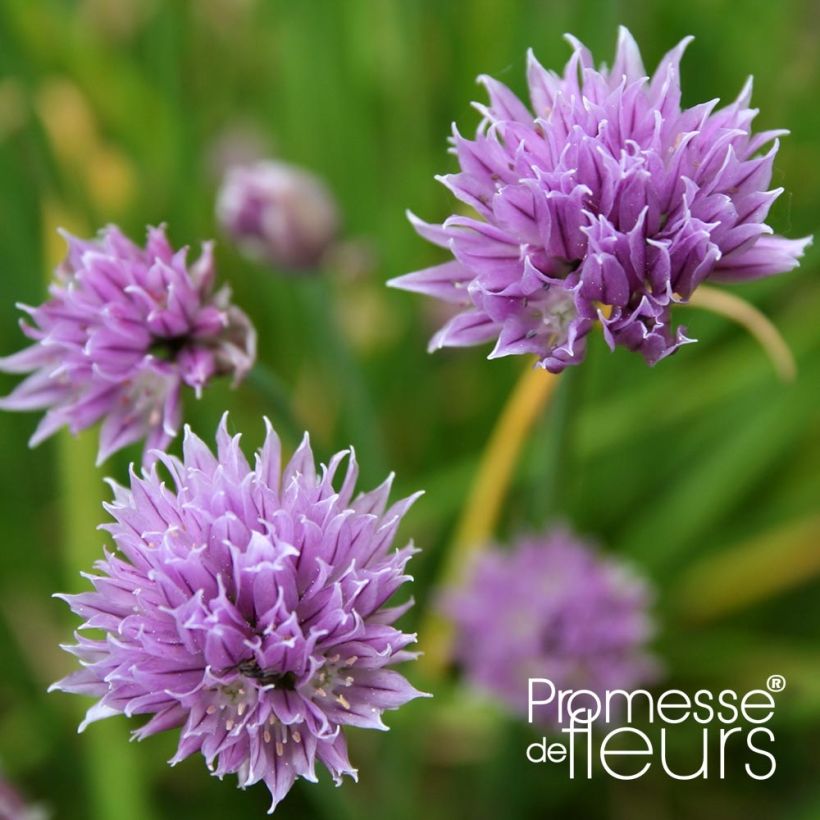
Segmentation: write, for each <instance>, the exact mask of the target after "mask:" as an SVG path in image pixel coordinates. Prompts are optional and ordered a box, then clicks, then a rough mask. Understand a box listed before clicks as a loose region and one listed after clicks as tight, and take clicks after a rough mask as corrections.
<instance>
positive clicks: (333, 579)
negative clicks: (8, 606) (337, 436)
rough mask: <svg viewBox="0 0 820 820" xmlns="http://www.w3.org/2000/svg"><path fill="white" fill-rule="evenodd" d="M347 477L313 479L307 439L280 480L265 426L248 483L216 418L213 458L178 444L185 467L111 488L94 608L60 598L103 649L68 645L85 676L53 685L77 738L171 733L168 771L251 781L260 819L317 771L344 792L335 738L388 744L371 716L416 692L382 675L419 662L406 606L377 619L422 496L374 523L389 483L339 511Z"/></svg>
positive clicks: (78, 598)
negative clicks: (72, 704)
mask: <svg viewBox="0 0 820 820" xmlns="http://www.w3.org/2000/svg"><path fill="white" fill-rule="evenodd" d="M345 457H347V468H346V471H345V474H344V478H343V479H342V481H341V486H339V487H338V489H337V488H335V487H334V479H335V477H336V473H337V472H338V470H339V467H340V465H341V464H342V463H343V461H344V459H345ZM160 465H162V466H164V467H165V468H166V469H167V471H168V472H169V473H170V475H171V476H172V478H173V485H174V487H173V489H170V488H169V487H167V486H166V485H165V484H164V483H163V482H162V480H161V478H160V475H159V472H158V471H159V469H161V466H160ZM357 472H358V468H357V466H356V461H355V458H354V456H353V453H352V451H351V452H350V453H349V454H348V453H346V452H341V453H338V454H337V455H335V456H334V457H333V458H332V459H331V460H330V462H329V464H328V466H327V467H324V466H323V467H322V468H321V470H320V471H319V472H318V473H317V471H316V468H315V466H314V460H313V453H312V452H311V448H310V445H309V442H308V438H307V436H305V439H304V441H303V442H302V444H301V446H300V447H299V448H298V450H297V451H296V453H295V454H294V456H293V458H292V459H291V460H290V462H289V463H288V464H287V465H286V466H285V467H284V470H281V469H280V444H279V439H278V437H277V435H276V433H275V432H274V431H273V429H272V428H271V427H270V425H268V426H267V435H266V437H265V442H264V444H263V446H262V447H261V449H260V450H259V451H258V452H257V453H256V460H255V464H254V466H253V467H251V466H250V465H249V464H248V462H247V461H246V460H245V457H244V456H243V454H242V451H241V449H240V447H239V437H238V436H236V437H233V438H232V437H231V436H230V435H229V434H228V431H227V419H226V418H225V419H223V421H222V424H221V426H220V428H219V431H218V433H217V453H216V456H214V454H213V453H212V452H211V450H210V449H209V448H208V447H207V446H206V445H205V444H204V443H203V442H202V441H201V440H200V439H199V438H197V437H196V436H195V435H194V434H193V433H191V431H190V429H186V432H185V439H184V444H183V457H182V459H178V458H175V457H172V456H170V455H168V454H166V453H159V454H158V463H155V464H154V466H153V467H152V468H150V469H149V470H146V471H144V472H143V474H142V476H137V475H136V474H134V473H133V472H132V474H131V482H130V484H131V486H130V488H124V487H119V486H117V485H113V486H114V494H115V495H114V501H113V503H111V504H109V505H107V506H106V509H107V511H108V512H109V513H110V514H111V516H112V517H113V519H114V522H113V523H111V524H107V525H105V526H104V529H106V530H108V531H109V532H110V533H111V534H112V536H113V538H114V540H115V542H116V544H117V550H118V552H117V553H116V554H106V556H105V558H104V560H102V561H100V562H98V563H97V565H96V568H97V570H98V573H99V574H97V575H93V576H89V577H90V579H91V582H92V584H93V586H94V591H93V592H86V593H83V594H80V595H66V596H59V597H63V598H64V599H65V600H66V601H67V602H68V603H69V605H70V606H71V608H72V610H73V611H74V612H75V613H76V614H78V615H79V616H80V617H82V618H84V619H85V622H84V623H83V624H82V626H81V627H80V629H81V630H84V629H90V630H94V631H98V630H100V631H102V632H103V633H104V635H103V636H102V637H95V638H89V637H85V636H84V635H82V634H78V636H77V643H76V645H72V646H67V647H65V648H66V649H67V650H68V651H69V652H71V653H72V654H74V655H76V656H77V658H79V660H80V663H81V664H82V667H83V668H82V669H81V670H79V671H77V672H75V673H73V674H71V675H69V676H68V677H67V678H65V679H64V680H62V681H60V682H59V683H56V684H54V686H53V687H52V688H54V689H59V690H61V691H64V692H75V693H79V694H84V695H91V696H93V697H96V698H98V699H99V700H98V702H97V703H96V704H95V705H94V706H92V707H91V709H90V710H89V712H88V714H87V716H86V719H85V721H84V722H83V724H82V726H81V727H80V728H81V730H82V729H83V728H84V727H85V726H86V725H87V724H88V723H91V722H92V721H95V720H98V719H100V718H104V717H108V716H110V715H114V714H117V713H123V714H125V715H128V716H131V715H150V716H151V718H150V720H149V721H148V722H147V723H146V724H145V725H144V726H142V728H140V729H138V730H137V731H136V732H135V733H134V734H135V736H136V737H137V738H139V739H142V738H145V737H148V736H149V735H152V734H155V733H157V732H161V731H163V730H166V729H171V728H174V727H182V730H181V737H180V741H179V747H178V750H177V753H176V755H175V757H174V758H173V759H172V760H171V763H172V764H174V763H177V762H178V761H180V760H182V759H184V758H186V757H188V756H189V755H191V754H193V753H194V752H197V751H199V752H201V753H202V755H203V756H204V757H205V759H206V762H207V764H208V767H209V768H210V769H211V771H212V772H213V773H214V774H216V775H217V776H220V777H221V776H222V775H225V774H228V773H236V774H237V775H238V777H239V785H240V786H241V787H245V786H249V785H251V784H253V783H256V782H258V781H260V780H262V781H264V782H265V784H266V785H267V787H268V789H269V790H270V792H271V795H272V796H273V806H272V807H271V811H272V810H273V808H274V807H275V806H276V804H277V803H278V802H279V801H280V800H281V799H282V798H283V797H284V795H285V794H286V793H287V791H288V790H289V789H290V787H291V785H292V784H293V782H294V780H295V779H296V778H297V777H303V778H306V779H307V780H311V781H315V780H316V772H315V765H316V761H317V760H318V761H320V762H321V763H323V764H324V765H325V766H326V767H327V769H328V770H329V771H330V773H331V774H332V775H333V777H334V779H335V780H336V782H337V784H338V783H339V782H340V780H341V776H342V775H344V774H348V775H351V776H353V777H354V778H355V777H356V771H355V769H353V768H352V767H351V765H350V762H349V760H348V757H347V749H346V742H345V736H344V734H343V731H342V730H343V728H344V727H345V726H360V727H364V728H371V729H386V728H387V727H386V726H385V724H384V723H383V722H382V712H383V711H384V710H386V709H395V708H398V707H399V706H402V705H403V704H405V703H407V702H408V701H410V700H412V699H413V698H416V697H419V696H420V695H421V694H422V693H421V692H418V691H417V690H416V689H414V688H413V687H412V686H411V685H410V684H409V683H408V682H407V680H405V678H404V677H402V676H401V675H400V674H399V673H398V672H395V671H393V670H391V669H389V668H388V667H390V666H392V665H393V664H397V663H400V662H402V661H407V660H411V659H413V658H415V657H416V654H415V653H413V652H411V651H409V650H408V649H407V647H408V646H409V645H411V644H412V643H413V642H414V641H415V635H412V634H406V633H404V632H402V631H401V630H399V629H397V628H396V627H394V626H393V625H392V624H393V623H394V622H395V621H396V619H397V618H398V617H399V616H400V615H401V614H402V613H403V612H405V611H406V610H407V609H408V608H409V607H410V606H411V605H412V600H411V601H408V602H406V603H403V604H400V605H397V606H389V607H388V606H386V603H387V602H388V599H390V598H391V597H392V596H393V594H394V593H395V592H396V591H397V590H398V589H399V587H401V586H402V585H403V584H405V583H406V582H407V581H409V580H411V578H410V576H409V575H407V574H406V573H405V566H406V564H407V562H408V561H409V559H410V557H411V556H412V555H413V554H414V553H415V552H416V550H415V548H414V547H413V545H412V544H408V545H407V546H405V547H403V548H401V549H393V540H394V538H395V535H396V531H397V529H398V527H399V524H400V522H401V520H402V517H403V516H404V514H405V513H406V512H407V510H408V509H409V507H410V505H411V504H412V503H413V502H414V501H415V499H416V498H417V497H418V495H419V494H418V493H417V494H416V495H412V496H410V497H408V498H405V499H403V500H401V501H397V502H396V503H394V504H393V505H392V506H390V507H387V506H386V505H387V500H388V495H389V492H390V487H391V482H392V476H390V477H389V478H388V479H387V480H386V481H385V482H384V483H383V484H382V485H381V486H379V487H378V488H376V489H375V490H373V491H371V492H368V493H364V494H359V495H357V496H355V497H354V486H355V483H356V478H357Z"/></svg>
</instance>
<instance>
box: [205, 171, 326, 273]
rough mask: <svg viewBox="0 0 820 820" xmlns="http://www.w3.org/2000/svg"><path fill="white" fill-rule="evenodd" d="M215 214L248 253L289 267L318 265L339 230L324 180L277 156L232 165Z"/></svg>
mask: <svg viewBox="0 0 820 820" xmlns="http://www.w3.org/2000/svg"><path fill="white" fill-rule="evenodd" d="M216 213H217V218H218V219H219V222H220V223H221V225H222V227H223V229H224V230H225V232H226V233H227V234H228V235H229V236H231V237H232V238H233V240H234V242H236V244H237V245H238V247H239V249H240V250H241V251H242V252H243V253H244V254H245V255H246V256H248V257H249V258H250V259H252V260H254V261H256V262H263V263H265V264H268V265H271V266H273V267H275V268H281V269H283V270H285V271H302V270H310V269H311V268H315V267H316V266H317V265H319V264H320V263H321V261H322V258H323V257H324V255H325V253H326V252H327V251H328V249H329V248H330V247H331V246H332V245H333V243H334V242H335V240H336V236H337V234H338V231H339V221H340V220H339V210H338V207H337V205H336V200H335V199H334V198H333V195H332V194H331V192H330V190H329V189H328V187H327V186H326V185H325V183H324V182H323V181H322V180H321V179H320V178H319V177H317V176H316V175H314V174H312V173H310V172H309V171H306V170H304V169H303V168H297V167H296V166H294V165H289V164H288V163H285V162H277V161H274V160H261V161H259V162H255V163H250V164H247V165H237V166H234V167H233V168H230V169H228V171H227V173H226V174H225V179H224V180H223V182H222V186H221V188H220V190H219V194H218V197H217V205H216Z"/></svg>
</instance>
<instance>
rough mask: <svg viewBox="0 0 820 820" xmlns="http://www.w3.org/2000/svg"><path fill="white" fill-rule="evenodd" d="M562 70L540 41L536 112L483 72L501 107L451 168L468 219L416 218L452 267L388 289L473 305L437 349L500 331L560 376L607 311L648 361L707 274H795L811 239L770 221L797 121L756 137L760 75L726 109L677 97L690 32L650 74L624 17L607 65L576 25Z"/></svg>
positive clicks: (606, 319) (619, 339) (503, 350)
mask: <svg viewBox="0 0 820 820" xmlns="http://www.w3.org/2000/svg"><path fill="white" fill-rule="evenodd" d="M567 39H568V40H569V42H570V43H571V45H572V48H573V53H572V57H571V58H570V60H569V63H568V64H567V67H566V70H565V72H564V75H563V77H562V76H559V75H558V74H556V73H554V72H552V71H547V70H546V69H544V68H543V67H542V66H541V65H540V64H539V63H538V61H537V60H536V59H535V57H534V56H533V55H532V53H530V55H529V59H528V66H527V82H528V85H529V96H530V104H531V108H528V107H527V106H526V105H525V104H524V103H523V102H521V100H519V99H518V97H516V96H515V95H514V94H513V93H512V92H511V91H510V90H509V89H508V88H507V87H506V86H504V85H502V84H501V83H499V82H497V81H496V80H493V79H491V78H490V77H481V78H480V81H481V82H482V83H483V84H484V86H485V87H486V89H487V91H488V93H489V97H490V102H489V105H486V106H485V105H477V106H476V107H477V108H478V110H479V111H480V112H481V113H482V114H483V119H482V121H481V124H480V125H479V128H478V133H477V135H476V137H475V139H473V140H470V139H465V138H463V137H462V136H461V135H460V134H459V133H458V131H456V130H454V136H453V144H454V151H455V154H456V156H457V158H458V163H459V166H460V170H459V172H458V173H456V174H449V175H447V176H443V177H440V181H441V182H443V183H444V184H445V185H446V186H447V187H448V188H449V189H450V190H451V191H452V192H453V194H455V196H456V197H457V198H458V199H460V200H461V201H462V202H463V203H465V204H466V205H468V206H469V207H470V208H471V209H473V211H474V212H475V214H474V215H473V216H460V215H455V216H451V217H449V218H448V219H447V220H445V222H444V223H443V224H441V225H433V224H428V223H425V222H422V221H421V220H419V219H417V218H416V217H415V216H413V215H412V214H411V215H410V219H411V222H412V223H413V225H414V227H415V228H416V230H417V231H418V232H419V234H421V236H423V237H424V238H425V239H427V240H429V241H430V242H433V243H434V244H436V245H440V246H442V247H444V248H447V249H448V250H449V251H450V252H451V253H452V254H453V256H454V257H455V258H454V259H453V260H452V261H450V262H445V263H444V264H441V265H436V266H434V267H432V268H427V269H425V270H420V271H416V272H415V273H410V274H407V275H405V276H400V277H398V278H396V279H393V280H392V281H391V282H390V283H389V284H391V285H393V286H394V287H398V288H403V289H404V290H409V291H417V292H419V293H424V294H427V295H428V296H433V297H435V298H436V299H440V300H443V301H445V302H448V303H452V304H453V305H458V306H462V307H463V308H465V309H464V310H462V312H460V313H458V314H457V315H456V316H455V317H454V318H452V319H451V320H450V321H449V322H448V323H447V324H446V325H445V326H444V327H443V328H442V329H441V330H440V331H439V332H438V333H437V334H436V335H435V336H434V337H433V339H432V341H431V343H430V347H431V349H438V348H441V347H463V346H467V345H475V344H481V343H484V342H488V341H491V340H494V341H495V347H494V349H493V351H492V352H491V353H490V358H496V357H500V356H509V355H514V354H535V355H536V356H537V357H538V360H539V363H540V365H541V366H542V367H544V368H546V369H547V370H550V371H553V372H560V371H561V370H563V369H564V367H566V366H567V365H571V364H578V363H579V362H580V361H582V360H583V358H584V356H585V353H586V337H587V335H588V334H589V332H590V330H591V329H592V327H593V326H594V324H595V323H596V322H600V324H601V326H602V327H603V333H604V337H605V339H606V342H607V344H608V345H609V346H610V348H613V349H614V348H615V346H618V345H619V346H623V347H626V348H628V349H630V350H635V351H638V352H640V353H641V354H642V355H643V356H644V357H645V359H646V361H647V362H648V363H649V364H650V365H651V364H655V363H656V362H657V361H659V360H660V359H662V358H664V357H665V356H668V355H669V354H670V353H672V352H674V351H675V350H676V349H677V348H678V347H679V346H680V345H681V344H683V343H685V342H690V341H693V340H691V339H688V338H686V336H685V334H684V329H683V328H680V327H679V328H674V327H673V324H672V319H671V316H670V308H671V306H672V305H673V304H674V303H676V302H686V301H687V300H688V299H689V298H690V297H691V296H692V294H693V292H694V291H695V289H696V288H697V287H698V285H699V284H701V283H702V282H704V281H706V280H713V281H721V282H739V281H746V280H750V279H756V278H759V277H763V276H770V275H772V274H777V273H781V272H784V271H789V270H791V269H792V268H794V267H796V266H797V264H798V259H799V258H800V256H801V255H802V254H803V250H804V248H805V247H806V245H807V244H808V243H809V241H810V240H809V239H797V240H793V239H786V238H784V237H782V236H776V235H773V232H772V229H771V228H770V227H769V226H768V225H767V224H766V223H765V221H764V220H765V219H766V216H767V214H768V211H769V208H770V207H771V205H772V203H773V202H774V200H775V199H776V198H777V197H778V196H779V195H780V194H781V193H782V189H781V188H775V189H773V190H768V189H767V188H768V185H769V184H770V181H771V176H772V163H773V161H774V157H775V154H776V153H777V149H778V140H777V137H779V136H780V135H782V134H785V133H787V132H785V131H763V132H761V133H759V134H753V133H752V131H751V123H752V120H753V119H754V116H755V114H756V113H757V112H756V111H755V110H754V109H752V108H749V101H750V97H751V90H752V84H751V81H749V82H748V83H747V84H746V86H745V87H744V88H743V90H742V91H741V93H740V96H739V97H738V98H737V99H736V100H735V101H734V102H733V103H731V104H730V105H728V106H726V107H725V108H720V109H718V108H717V102H718V101H717V100H711V101H710V102H706V103H702V104H700V105H696V106H694V107H693V108H682V107H681V88H680V75H679V63H680V60H681V57H682V56H683V52H684V50H685V48H686V46H687V44H688V43H689V41H690V39H691V38H687V39H685V40H683V41H682V42H681V43H680V44H679V45H678V46H677V47H676V48H674V49H673V50H672V51H670V52H669V53H668V54H667V55H666V56H665V57H664V58H663V60H661V63H660V65H659V66H658V68H657V70H656V71H655V73H654V75H653V76H652V77H651V78H650V77H648V76H647V75H646V72H645V70H644V67H643V63H642V62H641V57H640V53H639V51H638V47H637V45H636V44H635V41H634V40H633V39H632V36H631V35H630V34H629V32H628V31H627V30H626V29H624V28H622V29H621V30H620V36H619V40H618V48H617V53H616V55H615V63H614V65H613V66H612V68H611V69H607V68H605V67H604V68H601V69H600V70H596V68H595V67H594V64H593V60H592V56H591V55H590V53H589V51H587V49H586V48H585V47H584V46H583V45H582V44H581V43H580V42H578V41H577V40H576V39H575V38H574V37H571V36H568V38H567Z"/></svg>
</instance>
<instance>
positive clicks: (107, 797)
mask: <svg viewBox="0 0 820 820" xmlns="http://www.w3.org/2000/svg"><path fill="white" fill-rule="evenodd" d="M96 449H97V438H96V434H95V432H94V433H91V432H89V433H86V434H84V435H82V436H80V437H78V438H72V437H71V436H70V435H69V434H68V433H66V432H63V433H61V434H60V435H59V437H58V476H59V487H60V506H61V509H60V512H61V518H62V532H63V555H64V557H65V571H66V581H67V584H68V587H69V589H70V590H71V591H72V592H78V591H86V590H87V589H88V586H89V585H88V582H87V581H84V580H83V579H82V578H81V577H80V574H79V573H80V572H90V571H91V569H92V566H93V564H94V561H95V560H97V559H98V558H101V557H102V546H101V545H102V541H103V540H104V539H103V537H102V536H101V534H100V533H99V532H98V531H97V527H98V526H99V524H100V523H101V521H102V520H103V517H102V506H101V505H102V500H103V489H104V486H105V485H104V484H103V482H102V475H101V473H100V471H99V470H96V469H95V468H94V466H93V465H94V460H95V457H96ZM89 705H90V704H89ZM128 739H129V738H128V730H127V727H126V725H125V722H124V721H122V720H117V719H112V720H104V721H101V722H99V723H94V724H92V725H91V726H90V727H89V728H88V729H86V731H85V733H84V734H83V737H82V740H81V743H80V747H81V749H82V752H83V755H84V762H85V767H86V782H87V787H88V792H89V797H88V807H87V813H85V814H84V816H85V817H87V818H89V820H111V818H114V817H115V818H117V820H150V818H152V817H154V816H155V815H154V813H153V812H152V811H151V809H150V806H149V802H148V786H147V783H146V780H145V778H144V776H143V772H142V768H141V765H140V763H141V761H140V759H139V754H138V752H137V749H136V748H135V747H134V746H133V745H132V744H130V743H129V742H128Z"/></svg>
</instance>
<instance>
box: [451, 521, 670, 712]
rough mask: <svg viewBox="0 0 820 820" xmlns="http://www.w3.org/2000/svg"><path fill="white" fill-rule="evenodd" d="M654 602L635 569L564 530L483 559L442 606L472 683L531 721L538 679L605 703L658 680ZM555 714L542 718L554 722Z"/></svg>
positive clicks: (520, 542)
mask: <svg viewBox="0 0 820 820" xmlns="http://www.w3.org/2000/svg"><path fill="white" fill-rule="evenodd" d="M650 598H651V595H650V591H649V588H648V586H647V584H646V583H645V582H644V581H643V580H642V579H640V578H639V577H638V576H637V575H635V574H634V573H633V572H632V570H631V569H629V568H628V567H626V566H625V565H623V564H621V563H619V562H617V561H616V560H615V559H613V558H608V557H604V556H603V555H602V554H601V553H600V552H599V551H598V550H597V548H596V547H595V545H594V544H592V543H590V542H587V541H584V540H581V539H580V538H578V537H577V536H575V535H573V534H572V533H571V532H569V531H568V530H565V529H555V530H552V531H550V532H548V533H546V534H545V535H543V536H540V537H534V536H527V537H523V538H520V539H519V540H518V541H517V542H516V543H515V544H514V545H513V546H512V547H511V548H510V549H501V548H497V547H496V548H492V549H490V550H488V551H487V552H484V553H482V554H481V555H480V556H479V557H478V558H477V559H476V560H475V562H474V564H473V566H472V567H471V568H470V571H469V572H468V575H467V579H466V581H465V583H464V584H463V585H462V586H459V587H457V588H454V589H452V590H450V591H448V592H446V593H445V594H444V597H443V600H442V608H443V610H444V611H445V612H446V614H447V615H448V617H449V618H451V619H452V621H453V622H454V624H455V627H456V633H457V638H456V649H455V656H456V660H457V661H458V662H459V663H460V664H461V665H462V666H463V669H464V673H465V676H466V678H467V680H468V681H469V682H470V683H471V684H472V685H473V686H474V687H476V688H477V689H479V690H481V691H484V692H485V693H488V694H490V695H491V696H494V697H496V698H498V699H499V700H501V701H502V702H503V703H505V704H506V705H507V706H508V707H509V708H511V709H512V710H513V711H515V712H520V713H522V714H524V715H526V714H527V706H528V704H527V696H528V679H529V678H530V677H533V678H548V679H549V680H551V681H552V682H553V684H554V685H555V687H556V689H588V690H591V691H592V692H595V693H596V694H599V695H603V693H604V692H605V691H606V690H607V689H630V688H633V687H635V686H637V685H641V684H644V683H647V682H648V681H650V680H651V679H652V678H653V677H654V676H655V674H656V672H657V667H656V663H655V661H654V660H653V659H652V657H651V655H650V654H649V652H648V650H647V642H648V640H649V638H650V637H651V635H652V631H653V626H652V620H651V618H650V615H649V605H650ZM552 706H554V704H552V705H550V706H547V707H539V709H538V713H537V717H539V718H540V719H541V720H543V721H544V722H545V723H548V724H549V723H552V724H555V723H556V721H557V714H556V713H555V710H554V709H552Z"/></svg>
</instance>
